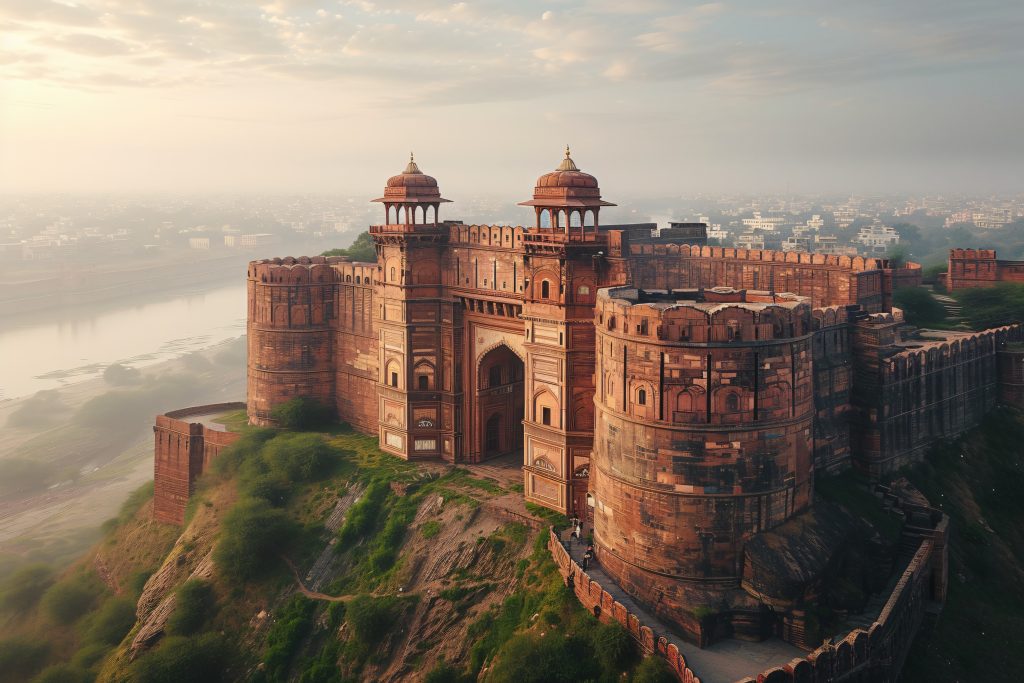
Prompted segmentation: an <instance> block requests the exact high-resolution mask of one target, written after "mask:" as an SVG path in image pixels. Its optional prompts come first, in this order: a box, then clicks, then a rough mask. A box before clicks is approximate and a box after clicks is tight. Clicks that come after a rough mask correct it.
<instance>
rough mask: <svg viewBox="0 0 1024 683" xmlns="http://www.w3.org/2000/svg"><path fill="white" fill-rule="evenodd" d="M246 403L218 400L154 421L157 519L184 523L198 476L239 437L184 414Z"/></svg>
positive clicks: (155, 504) (155, 510)
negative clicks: (211, 403) (193, 419)
mask: <svg viewBox="0 0 1024 683" xmlns="http://www.w3.org/2000/svg"><path fill="white" fill-rule="evenodd" d="M245 407H246V406H245V404H244V403H218V404H213V405H205V406H196V407H193V408H185V409H182V410H176V411H172V412H169V413H167V414H166V415H158V416H157V418H156V423H155V424H154V425H153V441H154V444H153V446H154V448H153V518H154V519H156V520H157V521H159V522H167V523H168V524H182V523H183V522H184V521H185V507H186V506H187V505H188V499H189V496H190V495H191V494H192V488H193V486H194V484H195V480H196V478H197V477H198V476H199V475H200V474H202V473H203V471H205V469H206V467H207V466H208V465H209V464H210V462H211V461H212V460H213V459H214V458H216V457H217V456H218V455H220V452H221V451H222V450H223V449H224V448H226V447H227V446H230V445H231V444H232V443H234V442H235V441H237V440H238V438H239V435H238V434H235V433H233V432H227V431H220V430H216V429H210V428H209V427H206V426H205V425H203V424H202V423H199V422H191V423H190V422H188V421H186V420H185V418H188V417H193V416H196V415H210V414H216V413H221V412H227V411H229V410H240V409H242V408H245Z"/></svg>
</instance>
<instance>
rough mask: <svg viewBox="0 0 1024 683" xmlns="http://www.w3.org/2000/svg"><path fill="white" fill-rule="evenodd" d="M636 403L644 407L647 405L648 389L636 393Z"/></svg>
mask: <svg viewBox="0 0 1024 683" xmlns="http://www.w3.org/2000/svg"><path fill="white" fill-rule="evenodd" d="M636 402H637V403H638V404H639V405H642V406H645V405H647V390H646V389H641V390H640V391H638V392H636Z"/></svg>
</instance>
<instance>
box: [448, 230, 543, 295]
mask: <svg viewBox="0 0 1024 683" xmlns="http://www.w3.org/2000/svg"><path fill="white" fill-rule="evenodd" d="M449 231H450V232H449V238H448V248H447V249H446V250H445V256H444V268H443V270H442V273H441V281H442V283H443V284H444V286H445V287H448V288H449V289H450V290H451V291H466V292H468V293H470V294H473V295H479V296H486V297H501V298H506V299H517V300H521V299H522V298H523V292H524V291H525V287H526V281H527V274H526V268H525V267H524V265H523V235H525V234H526V229H525V228H521V227H510V226H505V225H463V224H453V225H451V226H449Z"/></svg>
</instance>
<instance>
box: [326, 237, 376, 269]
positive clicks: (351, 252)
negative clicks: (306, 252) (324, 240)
mask: <svg viewBox="0 0 1024 683" xmlns="http://www.w3.org/2000/svg"><path fill="white" fill-rule="evenodd" d="M321 256H347V257H349V258H350V259H352V260H353V261H358V262H360V263H376V262H377V249H376V248H375V247H374V245H373V238H372V237H370V233H369V232H361V233H359V236H358V237H356V239H355V241H354V242H352V246H350V247H348V248H347V249H330V250H328V251H325V252H324V253H323V254H321Z"/></svg>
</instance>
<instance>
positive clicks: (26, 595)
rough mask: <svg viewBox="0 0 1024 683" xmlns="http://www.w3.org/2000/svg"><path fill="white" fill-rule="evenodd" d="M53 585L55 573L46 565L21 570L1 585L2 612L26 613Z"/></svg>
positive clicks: (0, 602) (0, 605)
mask: <svg viewBox="0 0 1024 683" xmlns="http://www.w3.org/2000/svg"><path fill="white" fill-rule="evenodd" d="M52 584H53V571H51V570H50V568H49V567H47V566H46V565H44V564H33V565H30V566H28V567H24V568H22V569H19V570H18V571H16V572H15V573H14V574H11V575H10V576H9V577H7V578H6V579H5V580H4V581H3V583H0V610H2V611H4V612H15V613H21V612H26V611H28V610H29V609H31V608H32V607H34V606H35V605H36V603H37V602H39V599H40V598H41V597H42V596H43V593H44V592H46V589H47V588H49V587H50V586H51V585H52Z"/></svg>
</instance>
